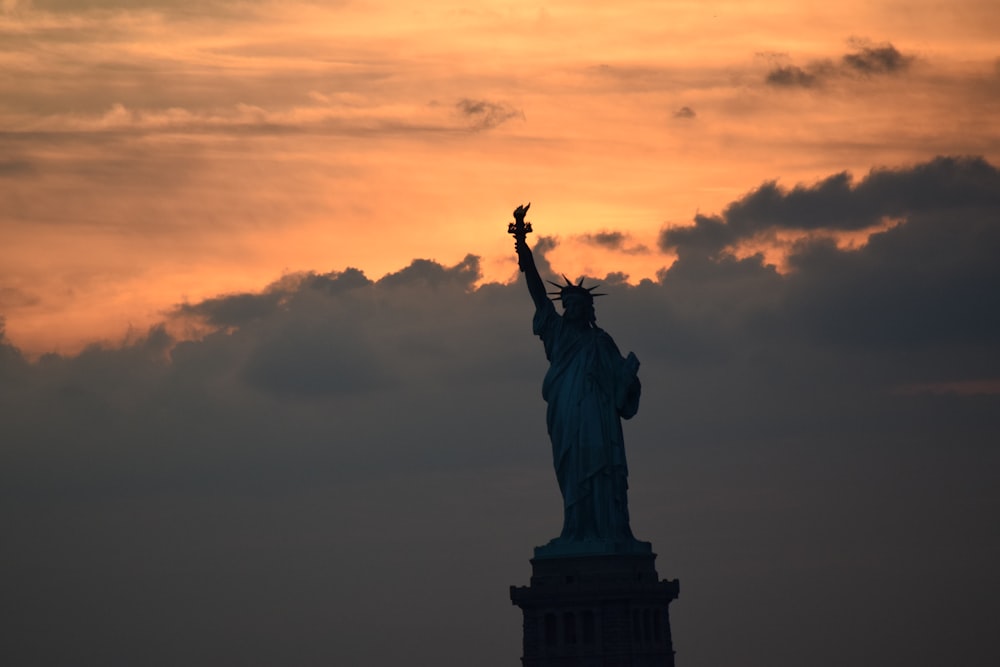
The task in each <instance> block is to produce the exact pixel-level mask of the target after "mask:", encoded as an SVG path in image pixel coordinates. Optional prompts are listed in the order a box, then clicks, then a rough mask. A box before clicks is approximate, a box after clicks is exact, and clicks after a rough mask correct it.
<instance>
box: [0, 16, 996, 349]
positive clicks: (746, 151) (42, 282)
mask: <svg viewBox="0 0 1000 667" xmlns="http://www.w3.org/2000/svg"><path fill="white" fill-rule="evenodd" d="M998 32H1000V12H998V11H997V10H996V6H995V3H993V2H990V1H988V0H983V1H981V2H969V1H966V2H948V3H941V2H922V1H917V2H888V3H887V2H856V3H855V2H846V3H844V2H838V3H829V2H815V3H811V2H801V1H799V0H796V1H794V2H792V1H789V2H763V3H757V2H712V1H710V0H705V1H703V2H680V3H674V2H629V1H625V2H615V3H580V2H545V3H537V2H516V1H514V2H502V3H501V2H498V3H493V2H475V3H454V2H436V1H434V0H431V1H428V2H421V3H419V5H416V4H412V3H398V2H386V3H379V2H330V3H323V2H316V3H295V2H280V3H279V2H273V3H272V2H225V1H209V2H204V3H197V4H192V3H186V2H172V1H169V0H164V1H162V2H161V1H158V0H144V1H142V2H131V1H129V2H126V1H125V0H122V1H121V2H118V1H116V0H100V1H97V2H77V1H75V0H74V1H70V0H37V1H33V2H25V1H20V0H5V1H4V2H3V13H2V15H0V59H2V60H0V64H2V75H0V121H2V133H0V147H2V153H0V183H2V187H0V211H2V214H0V235H2V238H3V244H2V247H0V313H3V315H4V317H5V318H6V330H7V335H8V337H9V338H10V340H11V341H13V342H14V343H15V344H17V345H18V346H19V347H21V348H22V349H23V350H25V351H26V352H28V353H30V354H33V355H37V354H39V353H43V352H46V351H53V350H55V351H61V352H74V351H77V350H78V349H80V347H81V346H82V345H84V344H85V343H88V342H91V341H94V340H105V341H112V342H115V341H120V340H121V339H122V338H123V337H124V336H125V335H126V332H127V331H128V330H129V328H130V327H132V328H133V329H137V330H139V331H144V330H145V329H146V327H148V326H149V325H150V324H153V323H154V322H157V321H159V320H161V319H162V318H163V314H164V312H165V311H166V310H168V309H170V308H171V307H173V306H175V305H177V304H179V303H181V302H185V301H197V300H199V299H202V298H205V297H209V296H214V295H217V294H220V293H230V292H237V291H242V290H248V289H259V288H260V287H262V286H263V285H265V284H267V283H269V282H270V281H272V280H274V279H276V278H277V277H279V276H280V275H282V274H283V273H288V272H296V271H301V270H321V271H327V270H332V269H335V270H339V269H343V268H346V267H357V268H360V269H361V270H363V271H365V273H366V274H367V275H369V276H370V277H373V278H378V277H380V276H382V275H384V274H385V273H388V272H391V271H395V270H398V269H399V268H401V267H403V266H405V265H406V264H408V263H409V261H410V260H411V259H413V258H428V259H435V260H438V261H441V262H443V263H445V264H452V263H455V262H458V261H460V260H461V259H462V257H464V256H465V254H467V253H473V254H476V255H478V256H480V257H481V258H482V262H483V265H482V270H483V279H484V280H488V281H489V280H499V281H507V280H510V279H511V278H512V273H513V263H512V260H511V243H510V239H509V237H507V236H506V234H505V233H504V224H505V223H506V221H508V220H509V213H510V211H511V210H512V209H513V208H514V206H516V205H517V204H520V203H523V202H526V201H532V202H534V205H533V208H532V214H533V216H531V219H534V220H535V224H536V225H537V228H538V230H539V232H540V233H543V234H546V235H552V236H557V237H558V238H559V240H560V245H559V248H558V250H557V251H556V252H555V253H554V255H553V259H554V261H555V262H556V263H557V264H558V265H559V268H560V270H561V271H563V272H566V273H570V274H574V275H575V274H580V273H589V274H592V275H597V276H601V277H602V276H603V275H604V274H606V273H607V272H610V271H620V272H624V273H626V274H628V275H629V277H630V280H632V281H637V280H639V279H641V278H643V277H653V276H655V274H656V271H657V270H658V269H661V268H663V267H665V266H669V264H670V263H671V262H672V261H673V256H672V255H671V254H670V253H665V252H662V251H661V250H660V249H659V248H658V247H657V235H658V233H659V232H660V231H661V230H662V229H663V228H664V227H670V226H675V225H689V224H691V223H692V220H693V216H694V215H695V213H697V212H701V213H703V214H714V213H719V212H720V211H721V209H722V208H723V207H724V206H725V205H726V204H727V203H728V202H730V201H731V200H733V199H734V198H736V197H738V196H740V195H741V194H743V193H745V192H747V191H748V190H751V189H753V188H755V187H758V186H759V185H761V184H762V183H763V182H765V181H778V182H779V183H780V184H782V185H785V186H793V185H795V184H797V183H800V182H802V183H806V184H809V183H813V182H815V181H816V180H818V179H821V178H825V177H827V176H829V175H831V174H834V173H838V172H842V171H847V172H849V173H851V174H853V175H854V176H855V177H856V178H860V177H862V176H864V174H865V173H866V172H867V171H868V170H869V169H871V168H873V167H897V166H905V165H910V164H913V163H915V162H918V161H921V160H924V159H927V158H930V157H933V156H935V155H939V154H940V155H981V156H984V157H986V158H987V159H989V160H992V161H994V162H995V161H997V159H998V158H1000V69H998V64H997V63H998V57H1000V52H998V49H997V46H996V35H997V34H998ZM602 232H611V233H613V234H615V236H614V237H610V238H612V239H613V242H607V238H608V237H604V238H605V241H606V242H605V243H603V244H602V243H601V242H600V238H602V237H596V236H595V235H597V234H600V233H602ZM776 261H777V260H776Z"/></svg>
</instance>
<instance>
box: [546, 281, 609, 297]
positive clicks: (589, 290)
mask: <svg viewBox="0 0 1000 667" xmlns="http://www.w3.org/2000/svg"><path fill="white" fill-rule="evenodd" d="M563 280H565V281H566V284H565V285H560V284H559V283H554V282H552V281H551V280H547V281H546V282H547V283H548V284H550V285H553V286H554V287H558V288H559V291H558V292H548V295H549V296H551V297H554V300H555V301H564V300H565V299H566V297H567V296H581V297H584V298H586V299H587V300H589V301H593V300H594V297H595V296H607V295H606V294H603V293H601V292H595V291H594V290H595V289H597V288H598V287H600V285H593V286H592V287H584V286H583V278H580V280H579V282H577V283H576V284H574V283H573V281H572V280H570V279H569V278H567V277H566V276H565V275H563Z"/></svg>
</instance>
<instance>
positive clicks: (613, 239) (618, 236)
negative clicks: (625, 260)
mask: <svg viewBox="0 0 1000 667" xmlns="http://www.w3.org/2000/svg"><path fill="white" fill-rule="evenodd" d="M580 238H581V239H582V240H583V242H584V243H588V244H590V245H596V246H602V247H604V248H609V249H611V250H620V249H621V248H622V246H623V245H624V243H625V240H626V239H627V238H628V237H627V235H626V234H624V233H622V232H596V233H593V234H584V235H583V236H581V237H580Z"/></svg>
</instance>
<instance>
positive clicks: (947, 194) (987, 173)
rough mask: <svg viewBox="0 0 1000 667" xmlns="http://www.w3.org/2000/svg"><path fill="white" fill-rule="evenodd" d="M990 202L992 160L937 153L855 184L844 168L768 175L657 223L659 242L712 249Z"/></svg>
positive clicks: (999, 184)
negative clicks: (735, 195) (784, 180)
mask: <svg viewBox="0 0 1000 667" xmlns="http://www.w3.org/2000/svg"><path fill="white" fill-rule="evenodd" d="M997 206H1000V171H998V170H997V168H996V167H994V166H993V165H991V164H990V163H988V162H986V161H985V160H984V159H983V158H980V157H937V158H935V159H933V160H931V161H929V162H925V163H922V164H919V165H916V166H913V167H910V168H901V169H887V168H881V169H873V170H871V171H870V172H869V173H868V174H867V175H866V176H865V177H864V178H863V179H862V180H861V181H859V182H858V183H854V181H853V179H852V177H851V175H850V174H848V173H846V172H842V173H839V174H834V175H832V176H829V177H827V178H825V179H823V180H822V181H819V182H818V183H815V184H813V185H810V186H806V185H801V184H800V185H796V186H795V187H794V188H792V189H790V190H788V189H784V188H782V187H780V186H779V185H778V184H777V183H776V182H773V181H772V182H767V183H764V184H763V185H761V186H760V187H758V188H757V189H755V190H753V191H751V192H750V193H748V194H746V195H745V196H744V197H742V198H741V199H739V200H737V201H735V202H733V203H731V204H729V206H727V207H726V209H725V211H724V212H723V214H722V215H721V216H696V218H695V224H694V226H693V227H670V228H667V229H665V230H663V232H662V233H661V235H660V247H661V249H663V250H667V251H670V250H678V251H683V250H686V249H692V250H693V249H697V250H698V251H701V252H707V253H709V254H711V253H714V252H718V251H720V250H722V249H724V248H727V247H731V246H732V245H733V244H734V243H736V242H737V241H739V240H743V239H750V238H752V237H754V236H755V235H758V234H761V233H766V232H774V231H778V230H792V231H799V232H807V231H815V230H825V231H854V230H862V229H868V228H871V227H874V226H876V225H878V224H879V223H880V222H881V221H883V220H885V219H899V218H906V217H908V216H911V215H916V214H920V215H928V214H930V213H932V212H935V213H939V214H946V213H947V212H948V211H955V212H958V211H961V210H962V209H965V208H984V209H987V210H992V209H994V208H996V207H997Z"/></svg>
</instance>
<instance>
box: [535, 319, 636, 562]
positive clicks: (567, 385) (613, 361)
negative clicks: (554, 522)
mask: <svg viewBox="0 0 1000 667" xmlns="http://www.w3.org/2000/svg"><path fill="white" fill-rule="evenodd" d="M533 325H534V332H535V334H536V335H538V336H539V337H540V338H541V339H542V343H543V344H544V346H545V355H546V357H547V358H548V360H549V362H550V366H549V370H548V372H547V373H546V375H545V381H544V384H543V386H542V396H543V397H544V398H545V401H546V402H547V403H548V411H547V416H546V422H547V425H548V431H549V437H550V438H551V440H552V459H553V464H554V466H555V470H556V477H557V479H558V481H559V489H560V491H562V496H563V508H564V515H563V516H564V519H563V530H562V534H561V535H560V538H559V540H558V541H559V542H562V543H567V542H571V543H576V542H605V543H612V542H613V543H617V544H621V543H631V542H634V541H635V538H634V537H633V536H632V531H631V529H630V527H629V519H628V501H627V497H626V491H627V489H628V482H627V477H628V468H627V466H626V464H625V442H624V437H623V435H622V426H621V419H629V418H630V417H632V416H633V415H635V413H636V411H637V410H638V408H639V394H640V384H639V378H638V376H637V375H636V370H637V369H638V361H637V360H636V359H635V356H634V355H632V354H631V353H630V355H629V359H628V360H626V359H625V358H623V357H622V355H621V353H620V352H619V351H618V347H617V346H616V345H615V343H614V341H613V340H612V339H611V336H609V335H608V334H607V333H605V332H604V331H603V330H602V329H599V328H597V327H586V328H585V327H578V326H573V325H572V324H569V323H567V322H566V320H565V319H564V318H563V317H562V316H560V315H559V314H558V313H556V311H555V307H554V306H553V305H552V302H551V301H547V300H546V302H545V304H544V305H542V306H541V307H539V308H538V309H537V310H536V312H535V318H534V322H533Z"/></svg>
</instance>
